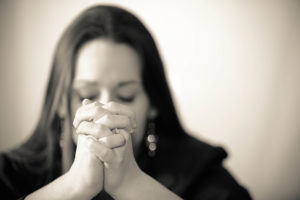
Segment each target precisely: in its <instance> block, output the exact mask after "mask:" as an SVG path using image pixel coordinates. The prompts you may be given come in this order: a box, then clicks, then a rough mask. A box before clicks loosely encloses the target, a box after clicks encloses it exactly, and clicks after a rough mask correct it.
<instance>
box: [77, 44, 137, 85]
mask: <svg viewBox="0 0 300 200" xmlns="http://www.w3.org/2000/svg"><path fill="white" fill-rule="evenodd" d="M75 67H76V73H75V78H74V81H76V80H88V81H95V82H103V83H114V82H122V81H129V80H136V81H141V61H140V57H139V55H138V53H137V52H136V51H135V49H133V48H132V47H131V46H129V45H127V44H124V43H115V42H113V41H110V40H107V39H95V40H92V41H89V42H87V43H86V44H84V45H83V46H82V47H81V48H80V49H79V51H78V54H77V58H76V62H75Z"/></svg>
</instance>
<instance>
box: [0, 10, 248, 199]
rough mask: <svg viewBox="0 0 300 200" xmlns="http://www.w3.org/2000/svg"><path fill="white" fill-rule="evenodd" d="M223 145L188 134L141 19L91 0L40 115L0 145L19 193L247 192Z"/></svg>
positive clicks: (237, 195)
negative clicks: (12, 143) (12, 146)
mask: <svg viewBox="0 0 300 200" xmlns="http://www.w3.org/2000/svg"><path fill="white" fill-rule="evenodd" d="M225 157H226V153H225V151H224V150H223V149H222V148H216V147H212V146H209V145H208V144H205V143H203V142H200V141H197V140H195V139H194V138H192V137H190V136H188V135H187V134H186V133H185V132H184V130H183V129H182V127H181V125H180V123H179V121H178V118H177V115H176V112H175V108H174V105H173V102H172V99H171V95H170V92H169V89H168V86H167V82H166V78H165V74H164V70H163V64H162V62H161V59H160V56H159V53H158V50H157V48H156V46H155V43H154V41H153V39H152V37H151V35H150V33H149V32H148V30H147V29H146V28H145V27H144V25H143V24H142V23H141V22H140V21H139V20H138V19H137V18H136V17H135V16H133V15H132V14H130V13H128V12H127V11H125V10H123V9H120V8H116V7H111V6H96V7H92V8H90V9H88V10H86V11H84V12H83V13H82V14H81V15H80V16H78V17H77V18H76V19H75V21H73V23H72V24H71V25H70V26H69V27H68V28H67V29H66V31H65V32H64V34H63V35H62V37H61V39H60V41H59V43H58V46H57V49H56V53H55V56H54V62H53V66H52V71H51V76H50V80H49V84H48V89H47V93H46V99H45V103H44V107H43V110H42V114H41V117H40V121H39V123H38V126H37V128H36V130H35V131H34V134H33V135H32V137H31V138H30V139H29V140H28V141H27V142H26V143H24V144H23V145H22V146H21V147H20V148H18V149H16V150H14V151H11V152H7V153H3V154H2V155H1V157H0V159H1V162H0V163H1V170H0V171H1V181H0V184H1V193H2V196H6V197H7V198H11V199H16V198H25V199H92V198H94V199H112V198H113V199H155V198H156V199H181V198H185V199H250V197H249V195H248V193H247V191H246V190H245V189H243V188H242V187H241V186H239V185H238V183H237V182H236V181H235V180H234V179H233V178H232V177H231V175H230V174H229V173H228V172H227V171H226V170H225V169H224V168H223V167H222V160H223V159H224V158H225Z"/></svg>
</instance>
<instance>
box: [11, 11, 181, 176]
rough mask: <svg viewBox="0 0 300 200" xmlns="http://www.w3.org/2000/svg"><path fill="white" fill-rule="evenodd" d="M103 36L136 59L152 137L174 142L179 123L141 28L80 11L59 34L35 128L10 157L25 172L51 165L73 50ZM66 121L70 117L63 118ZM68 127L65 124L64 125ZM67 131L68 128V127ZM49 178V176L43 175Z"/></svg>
mask: <svg viewBox="0 0 300 200" xmlns="http://www.w3.org/2000/svg"><path fill="white" fill-rule="evenodd" d="M102 37H104V38H108V39H111V40H112V41H114V42H117V43H126V44H128V45H130V46H131V47H133V48H134V49H135V50H136V51H137V52H138V54H139V55H140V57H141V60H142V65H143V66H142V80H143V86H144V88H145V90H146V93H147V94H148V97H149V99H150V102H151V104H152V105H153V106H154V107H155V108H156V109H157V110H158V117H157V118H156V119H155V123H156V127H157V133H158V135H159V134H164V135H166V136H171V137H172V138H180V137H181V136H183V135H184V131H183V129H182V127H181V125H180V123H179V120H178V117H177V114H176V112H175V108H174V104H173V101H172V98H171V95H170V91H169V88H168V85H167V81H166V77H165V72H164V67H163V63H162V60H161V57H160V55H159V52H158V49H157V47H156V45H155V42H154V40H153V38H152V36H151V35H150V33H149V31H148V30H147V28H146V27H145V26H144V25H143V24H142V22H141V21H140V20H139V19H138V18H137V17H135V16H134V15H132V14H131V13H129V12H127V11H125V10H123V9H121V8H117V7H113V6H95V7H92V8H89V9H87V10H85V11H84V12H82V13H81V14H80V15H79V16H78V17H77V18H76V19H75V20H74V21H73V22H72V23H71V24H70V26H69V27H67V29H66V30H65V32H64V33H63V35H62V37H61V39H60V40H59V42H58V45H57V48H56V52H55V55H54V59H53V63H52V70H51V75H50V79H49V84H48V88H47V92H46V97H45V100H44V105H43V109H42V113H41V117H40V120H39V122H38V125H37V127H36V129H35V131H34V133H33V135H32V136H31V138H30V139H29V140H28V141H27V142H26V143H24V144H23V145H22V146H21V147H20V148H18V149H16V150H15V151H13V152H12V153H11V156H13V157H14V158H15V159H19V160H20V161H23V163H24V165H25V167H26V168H27V169H28V170H31V171H33V170H34V171H35V172H36V173H44V172H45V171H47V170H50V169H51V167H53V165H54V155H55V153H56V151H57V149H59V148H58V143H59V139H60V133H61V131H62V130H61V127H60V121H61V119H60V117H59V115H58V108H59V104H60V103H61V102H62V99H63V96H66V98H67V105H68V106H67V108H66V109H67V110H66V112H67V113H69V116H70V113H71V109H70V107H71V106H70V102H71V85H72V81H73V77H74V73H75V72H74V69H75V67H74V61H75V57H76V53H77V52H78V49H79V48H80V47H81V46H82V45H83V44H84V43H86V42H87V41H89V40H92V39H96V38H102ZM69 121H70V119H69ZM68 125H70V126H71V124H70V123H69V124H68ZM69 130H71V128H70V129H69ZM49 178H51V177H49Z"/></svg>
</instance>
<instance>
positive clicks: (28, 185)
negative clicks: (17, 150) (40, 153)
mask: <svg viewBox="0 0 300 200" xmlns="http://www.w3.org/2000/svg"><path fill="white" fill-rule="evenodd" d="M44 177H45V176H44V175H43V174H41V173H39V170H38V168H37V169H36V170H35V173H33V172H31V171H29V170H28V168H27V167H26V163H24V162H22V160H20V159H18V158H17V157H15V156H14V154H12V152H2V153H0V188H1V190H0V195H1V196H5V197H7V198H8V199H17V198H19V197H21V196H24V195H25V194H28V193H31V192H32V191H34V190H36V189H37V188H38V187H39V185H40V183H41V182H42V181H43V180H44Z"/></svg>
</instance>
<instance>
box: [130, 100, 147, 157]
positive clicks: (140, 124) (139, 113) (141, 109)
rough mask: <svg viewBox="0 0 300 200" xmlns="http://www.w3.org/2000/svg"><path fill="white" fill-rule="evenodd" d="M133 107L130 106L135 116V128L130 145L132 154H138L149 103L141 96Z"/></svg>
mask: <svg viewBox="0 0 300 200" xmlns="http://www.w3.org/2000/svg"><path fill="white" fill-rule="evenodd" d="M138 100H139V101H137V102H136V103H135V104H134V106H132V110H133V111H134V112H135V115H136V122H137V128H136V130H135V132H134V133H133V135H132V143H133V149H134V152H135V153H136V152H138V150H139V149H138V147H139V146H140V145H141V143H142V142H143V141H142V140H143V138H144V135H145V126H146V121H147V113H148V108H149V101H148V98H147V96H146V95H143V96H141V97H140V98H139V99H138Z"/></svg>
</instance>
